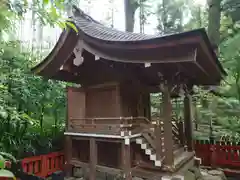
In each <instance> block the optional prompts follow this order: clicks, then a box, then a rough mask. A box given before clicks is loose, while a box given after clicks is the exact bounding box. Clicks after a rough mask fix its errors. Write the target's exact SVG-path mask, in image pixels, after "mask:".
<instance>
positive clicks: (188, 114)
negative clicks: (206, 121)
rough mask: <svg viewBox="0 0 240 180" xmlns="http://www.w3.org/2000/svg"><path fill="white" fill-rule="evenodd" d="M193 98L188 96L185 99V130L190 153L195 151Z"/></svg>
mask: <svg viewBox="0 0 240 180" xmlns="http://www.w3.org/2000/svg"><path fill="white" fill-rule="evenodd" d="M191 106H192V97H191V95H189V94H186V95H185V97H184V126H185V127H184V128H185V138H186V144H187V148H188V151H193V150H194V147H193V129H192V110H191Z"/></svg>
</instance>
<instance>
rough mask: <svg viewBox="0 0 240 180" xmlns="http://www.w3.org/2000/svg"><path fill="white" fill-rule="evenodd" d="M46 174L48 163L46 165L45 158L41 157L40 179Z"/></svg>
mask: <svg viewBox="0 0 240 180" xmlns="http://www.w3.org/2000/svg"><path fill="white" fill-rule="evenodd" d="M47 173H48V163H47V156H45V155H41V173H40V174H41V175H40V176H41V177H42V178H45V177H46V176H47Z"/></svg>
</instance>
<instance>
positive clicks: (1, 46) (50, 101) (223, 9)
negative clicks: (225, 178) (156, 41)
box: [0, 0, 240, 158]
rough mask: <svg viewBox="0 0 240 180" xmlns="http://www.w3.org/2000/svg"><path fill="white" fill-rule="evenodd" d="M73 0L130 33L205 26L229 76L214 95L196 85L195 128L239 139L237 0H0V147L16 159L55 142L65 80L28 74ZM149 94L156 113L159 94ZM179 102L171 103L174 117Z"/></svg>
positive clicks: (198, 133) (200, 133)
mask: <svg viewBox="0 0 240 180" xmlns="http://www.w3.org/2000/svg"><path fill="white" fill-rule="evenodd" d="M72 5H76V6H77V7H80V8H81V9H82V10H84V11H85V12H86V13H88V14H89V15H91V16H92V17H93V18H95V19H96V20H98V21H100V22H101V23H103V24H104V25H106V26H109V27H113V28H116V29H119V30H126V31H130V32H139V33H147V34H161V35H165V34H171V33H179V32H183V31H188V30H192V29H196V28H206V31H207V32H208V35H209V38H210V40H211V42H212V43H213V44H214V45H216V46H217V47H218V56H219V59H220V61H221V62H222V64H223V66H224V68H225V70H226V71H227V73H228V76H227V77H226V78H225V79H224V80H223V81H222V82H221V85H220V86H219V87H217V88H214V91H215V93H214V94H213V93H209V88H206V87H201V88H198V89H196V91H197V93H196V95H195V96H194V105H193V111H194V113H193V114H194V117H193V119H194V125H195V127H194V128H195V132H194V135H195V138H196V139H208V138H209V137H210V136H213V137H214V138H215V139H220V138H228V139H230V140H232V141H239V138H240V1H239V0H208V1H207V2H206V1H205V0H171V1H170V0H101V2H100V0H52V1H50V0H32V1H30V0H24V1H23V0H0V152H1V151H3V152H9V153H11V154H13V155H14V156H15V157H17V158H22V157H25V156H31V155H36V154H42V153H48V152H50V151H54V150H58V149H61V148H62V141H61V140H62V136H63V130H64V122H65V118H66V105H65V104H66V93H65V87H66V86H67V85H72V84H67V83H64V82H57V81H52V80H46V79H43V78H41V77H38V76H34V75H33V74H32V73H31V72H30V69H31V67H33V66H34V65H36V64H37V63H38V62H40V61H41V60H42V59H43V58H44V57H45V56H46V55H47V53H49V52H50V51H51V49H52V48H53V46H54V44H55V43H56V41H57V38H58V37H59V35H60V32H61V30H62V28H65V27H66V25H67V24H66V23H64V21H65V20H66V19H67V17H69V16H71V8H72ZM101 7H102V8H101ZM124 16H125V18H124ZM68 26H71V27H72V28H74V26H73V25H72V24H68ZM151 99H152V113H153V115H157V116H158V115H159V112H160V106H161V98H160V94H152V96H151ZM181 102H182V101H181V98H179V100H175V102H174V106H173V108H174V112H175V113H174V115H175V116H176V117H177V118H178V119H179V118H180V117H181V116H182V108H183V107H182V106H183V105H182V103H181Z"/></svg>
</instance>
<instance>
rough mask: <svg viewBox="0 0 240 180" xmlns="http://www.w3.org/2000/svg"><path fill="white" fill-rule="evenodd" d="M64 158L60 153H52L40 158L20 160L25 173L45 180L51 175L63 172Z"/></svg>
mask: <svg viewBox="0 0 240 180" xmlns="http://www.w3.org/2000/svg"><path fill="white" fill-rule="evenodd" d="M63 165H64V156H63V153H62V152H53V153H50V154H46V155H41V156H33V157H28V158H24V159H23V160H22V168H23V171H24V172H25V173H28V174H34V175H36V176H39V177H42V178H45V177H47V176H49V175H51V174H52V173H54V172H56V171H59V170H63Z"/></svg>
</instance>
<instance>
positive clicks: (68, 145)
mask: <svg viewBox="0 0 240 180" xmlns="http://www.w3.org/2000/svg"><path fill="white" fill-rule="evenodd" d="M64 148H65V167H64V170H65V173H66V177H71V176H72V165H71V160H72V137H71V136H65V147H64Z"/></svg>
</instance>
